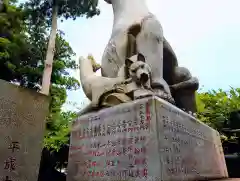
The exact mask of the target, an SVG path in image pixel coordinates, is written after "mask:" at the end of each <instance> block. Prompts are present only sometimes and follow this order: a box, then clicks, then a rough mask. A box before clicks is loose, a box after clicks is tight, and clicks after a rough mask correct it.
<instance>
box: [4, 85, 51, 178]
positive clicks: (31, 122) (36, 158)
mask: <svg viewBox="0 0 240 181" xmlns="http://www.w3.org/2000/svg"><path fill="white" fill-rule="evenodd" d="M48 102H49V101H48V98H47V97H46V96H44V95H42V94H40V93H37V92H35V91H32V90H28V89H24V88H20V87H18V86H16V85H13V84H10V83H8V82H5V81H3V80H0V155H1V156H0V180H1V181H37V178H38V170H39V164H40V158H41V150H42V146H43V144H42V142H43V136H44V128H45V117H46V116H47V113H48Z"/></svg>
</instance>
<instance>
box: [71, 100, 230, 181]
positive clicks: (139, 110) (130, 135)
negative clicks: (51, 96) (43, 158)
mask: <svg viewBox="0 0 240 181" xmlns="http://www.w3.org/2000/svg"><path fill="white" fill-rule="evenodd" d="M227 177H228V173H227V169H226V164H225V159H224V155H223V149H222V145H221V141H220V136H219V133H218V132H217V131H215V130H214V129H212V128H210V127H209V126H207V125H205V124H203V123H201V122H199V121H198V120H196V119H195V118H194V117H192V116H190V115H188V114H186V113H185V112H183V111H182V110H180V109H178V108H176V107H175V106H173V105H171V104H169V103H168V102H166V101H164V100H162V99H159V98H156V97H152V98H145V99H141V100H137V101H134V102H131V103H125V104H121V105H119V106H115V107H112V108H107V109H103V110H100V111H98V112H95V113H89V114H87V115H83V116H81V117H79V118H78V119H77V120H76V121H75V122H74V123H73V127H72V132H71V146H70V151H69V162H68V175H67V181H85V180H86V181H93V180H96V181H99V180H104V181H106V180H111V181H112V180H119V181H120V180H121V181H123V180H128V181H129V180H134V181H146V180H158V181H170V180H171V181H174V180H176V181H185V180H188V181H189V180H202V179H207V180H209V179H218V178H227Z"/></svg>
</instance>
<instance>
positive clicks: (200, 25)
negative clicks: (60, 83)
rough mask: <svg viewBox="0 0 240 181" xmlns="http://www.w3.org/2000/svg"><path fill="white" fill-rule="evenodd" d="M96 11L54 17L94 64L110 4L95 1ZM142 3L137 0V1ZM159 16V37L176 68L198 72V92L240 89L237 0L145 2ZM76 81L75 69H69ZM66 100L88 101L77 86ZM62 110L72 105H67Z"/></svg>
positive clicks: (107, 32) (77, 49) (107, 26)
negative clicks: (87, 16) (74, 16)
mask: <svg viewBox="0 0 240 181" xmlns="http://www.w3.org/2000/svg"><path fill="white" fill-rule="evenodd" d="M99 1H100V2H99V3H100V10H101V14H100V15H99V16H96V17H94V18H92V19H85V18H78V19H77V20H75V21H72V20H67V21H64V22H63V23H60V21H59V29H61V30H63V31H64V32H65V34H66V35H65V38H66V40H67V41H68V42H69V43H70V45H71V46H72V48H73V50H74V51H75V52H76V54H77V56H76V60H77V59H78V57H79V56H87V54H88V53H92V54H93V56H94V57H95V58H96V60H97V61H98V62H100V61H101V57H102V53H103V51H104V48H105V46H106V44H107V42H108V39H109V37H110V34H111V28H112V23H113V14H112V9H111V5H109V4H107V3H105V2H104V1H103V0H99ZM139 1H141V0H139ZM146 2H147V4H148V7H149V9H150V11H151V12H153V13H154V14H155V15H156V16H157V17H158V19H159V20H160V22H161V24H162V26H163V31H164V36H165V37H166V38H167V40H168V41H169V42H170V44H171V46H172V47H173V49H174V51H175V53H176V55H177V57H178V61H179V64H180V66H185V67H187V68H189V69H190V70H191V73H192V74H193V75H194V76H197V77H198V78H199V81H200V85H201V86H204V87H203V88H202V90H203V91H207V90H209V89H218V88H222V89H225V90H227V89H229V86H232V87H240V81H239V79H238V77H239V75H240V71H239V70H238V69H239V67H240V60H239V53H240V35H239V34H240V18H239V17H240V12H239V7H240V0H228V1H227V0H181V1H179V0H146ZM73 75H74V76H75V77H76V78H78V79H79V72H78V71H76V72H73ZM68 101H74V102H77V103H78V104H79V105H80V106H83V105H82V103H84V104H87V103H88V100H87V98H85V96H84V93H83V92H82V90H78V91H72V92H68ZM65 108H67V109H71V107H69V106H66V107H65Z"/></svg>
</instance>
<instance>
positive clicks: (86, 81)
mask: <svg viewBox="0 0 240 181" xmlns="http://www.w3.org/2000/svg"><path fill="white" fill-rule="evenodd" d="M79 67H80V82H81V84H82V88H83V91H84V93H85V95H86V96H87V98H88V99H90V100H92V85H91V82H92V81H91V80H93V79H94V78H95V77H96V75H95V72H96V71H97V70H98V69H100V68H101V66H100V65H99V64H97V63H96V62H95V60H94V59H93V57H92V56H91V55H89V56H88V58H87V59H85V58H83V57H80V58H79Z"/></svg>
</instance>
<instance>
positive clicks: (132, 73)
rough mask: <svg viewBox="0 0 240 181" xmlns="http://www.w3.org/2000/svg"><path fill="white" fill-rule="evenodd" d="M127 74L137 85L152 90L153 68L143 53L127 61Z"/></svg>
mask: <svg viewBox="0 0 240 181" xmlns="http://www.w3.org/2000/svg"><path fill="white" fill-rule="evenodd" d="M125 66H126V74H127V76H128V78H132V80H133V81H135V82H136V83H137V84H139V85H142V86H144V87H146V88H150V82H151V68H150V66H149V65H148V64H147V63H146V62H145V57H144V55H142V54H141V53H138V54H137V55H134V56H132V57H130V58H127V59H126V60H125Z"/></svg>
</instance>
